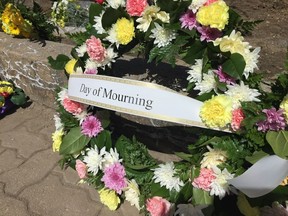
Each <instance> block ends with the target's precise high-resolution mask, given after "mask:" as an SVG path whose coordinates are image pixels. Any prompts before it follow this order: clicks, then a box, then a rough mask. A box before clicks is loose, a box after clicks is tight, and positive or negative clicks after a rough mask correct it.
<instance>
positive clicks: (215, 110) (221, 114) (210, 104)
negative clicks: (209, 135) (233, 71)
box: [200, 95, 233, 128]
mask: <svg viewBox="0 0 288 216" xmlns="http://www.w3.org/2000/svg"><path fill="white" fill-rule="evenodd" d="M232 104H233V103H232V100H231V98H230V97H228V96H226V95H218V96H215V97H213V98H211V99H210V100H207V101H205V102H204V104H203V106H202V107H201V110H200V118H201V119H202V121H203V122H204V123H205V124H206V125H207V126H208V127H212V128H217V127H218V128H223V127H225V126H226V125H227V124H229V123H230V122H231V120H232Z"/></svg>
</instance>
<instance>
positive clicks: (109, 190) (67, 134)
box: [49, 0, 288, 216]
mask: <svg viewBox="0 0 288 216" xmlns="http://www.w3.org/2000/svg"><path fill="white" fill-rule="evenodd" d="M96 2H98V3H95V4H94V3H93V4H91V6H90V9H89V24H88V26H87V28H86V31H85V32H80V33H74V34H70V37H71V38H72V39H73V40H74V41H75V42H76V43H77V46H76V47H75V48H73V49H72V51H71V55H72V56H73V58H72V59H71V58H70V57H68V56H66V55H63V54H61V55H58V56H57V58H56V59H53V58H52V57H49V62H50V64H51V66H52V67H53V68H54V69H59V70H62V69H65V72H66V74H67V75H68V76H69V75H70V74H73V73H76V74H83V73H84V74H102V75H107V76H113V73H112V72H111V70H110V68H111V66H112V64H113V63H114V62H115V61H116V59H117V58H118V57H120V56H121V55H123V54H124V53H126V52H128V51H130V50H131V49H132V48H135V47H136V48H137V49H138V50H140V51H143V52H144V53H145V55H146V56H148V62H155V63H158V62H160V61H165V62H168V63H170V64H171V65H175V62H176V59H177V58H179V59H181V60H183V61H184V62H186V63H187V64H189V65H190V69H189V70H188V71H187V72H188V76H187V80H188V84H187V88H186V91H187V93H190V92H192V91H194V92H195V91H197V93H198V96H197V98H196V99H198V100H201V101H203V102H204V103H203V106H202V107H201V111H200V117H201V120H202V122H203V123H204V124H205V125H206V126H207V127H208V128H217V129H219V130H224V129H225V130H230V131H231V132H232V133H223V132H219V131H218V132H217V131H212V130H207V131H206V132H205V131H204V132H201V135H199V137H198V140H197V141H196V142H195V141H193V143H192V144H190V145H189V146H188V148H187V152H185V153H177V155H178V156H179V157H180V158H181V161H178V162H172V161H170V162H166V163H163V162H159V161H157V160H156V159H154V158H152V156H151V155H150V154H149V152H148V150H147V148H146V146H145V145H143V144H142V143H140V142H138V141H137V139H136V138H135V137H133V138H132V139H130V138H127V137H125V136H123V135H122V136H120V137H116V136H114V134H113V127H111V122H110V119H109V112H108V111H107V110H103V109H100V108H97V107H94V106H89V105H85V104H82V103H79V102H75V101H72V100H70V99H69V97H68V93H67V89H66V88H60V89H58V93H57V100H56V101H57V104H58V110H57V111H58V114H57V115H55V126H56V131H55V132H54V133H53V135H52V139H53V151H56V152H58V151H59V153H60V155H62V159H61V160H60V164H61V166H62V167H66V166H70V167H72V168H75V169H76V171H77V173H78V175H79V177H80V179H81V181H82V182H86V183H88V184H90V185H92V186H93V187H95V188H96V189H97V190H98V192H99V194H100V200H101V202H102V203H104V204H105V205H107V206H108V208H109V209H110V210H116V209H117V208H118V206H119V204H120V203H121V202H122V201H123V200H127V201H129V202H130V203H131V205H133V206H135V207H136V208H137V209H138V210H139V211H141V212H144V213H145V214H146V215H149V214H150V215H152V216H165V215H173V214H174V215H185V216H186V215H222V214H224V213H225V212H226V213H227V212H228V213H229V212H230V215H231V213H233V214H236V213H239V214H240V212H241V213H242V214H244V215H247V214H248V213H251V212H256V213H257V214H260V212H261V213H262V212H263V209H267V208H271V209H272V210H273V208H272V207H269V206H270V205H271V203H272V202H274V201H277V202H278V204H277V208H278V209H280V208H281V209H282V210H283V209H284V207H283V206H282V205H280V204H283V201H285V199H284V198H283V192H282V196H281V194H280V193H279V191H281V190H283V189H285V191H286V192H285V193H286V195H287V186H285V185H287V179H286V180H284V181H283V184H282V186H279V187H280V189H279V188H276V189H275V190H274V191H273V192H271V193H270V194H268V195H266V196H264V198H263V199H261V198H259V199H250V198H248V197H246V196H245V195H244V194H242V193H239V191H237V190H236V189H235V188H233V187H232V186H230V185H229V184H228V180H230V179H232V178H233V177H235V176H238V175H240V174H241V173H243V172H244V171H245V170H247V169H248V168H249V167H250V166H251V165H252V164H254V163H255V162H256V161H258V160H259V159H260V158H263V157H265V156H267V155H274V154H276V155H277V156H279V157H282V158H287V156H288V150H287V149H288V148H287V145H288V139H287V135H288V132H287V131H286V129H287V120H288V97H287V96H286V95H287V94H288V91H287V89H288V88H287V87H288V75H287V73H286V74H285V73H283V74H281V75H280V76H279V77H278V79H277V80H276V81H275V83H272V84H271V86H270V88H271V91H264V90H263V88H262V84H263V82H262V81H261V80H262V74H260V73H257V74H256V73H255V70H257V69H258V68H257V63H258V58H259V51H260V48H255V49H253V48H252V46H251V45H250V44H249V43H248V42H246V41H245V40H244V37H243V36H242V35H245V34H246V33H247V32H249V31H251V30H252V29H253V27H254V26H255V25H256V24H257V23H258V21H254V22H249V21H244V20H242V19H241V17H240V16H239V15H238V14H237V13H236V12H235V11H233V10H232V9H231V8H229V7H228V6H227V5H226V3H225V2H224V1H222V0H193V1H191V0H179V1H172V0H169V1H167V0H157V1H155V2H151V1H149V2H147V1H146V0H117V1H115V0H106V1H104V2H103V1H96ZM111 14H113V15H111ZM191 142H192V141H191ZM275 193H276V196H275ZM270 195H271V197H273V199H267V196H268V197H269V196H270ZM226 197H229V198H230V200H232V201H235V202H234V203H232V204H231V202H230V203H229V205H228V206H229V207H227V202H229V198H228V199H227V198H226ZM233 197H234V198H233ZM235 197H236V198H237V199H238V201H237V204H236V200H235ZM275 197H277V198H275ZM286 199H287V198H286ZM263 200H266V202H264V201H263ZM267 200H269V203H267ZM266 205H267V206H266ZM263 206H266V207H264V208H262V207H263ZM273 206H274V204H273ZM230 208H233V210H231V209H230ZM272 210H271V211H272ZM257 214H256V215H257Z"/></svg>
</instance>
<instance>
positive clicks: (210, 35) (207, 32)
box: [197, 26, 222, 42]
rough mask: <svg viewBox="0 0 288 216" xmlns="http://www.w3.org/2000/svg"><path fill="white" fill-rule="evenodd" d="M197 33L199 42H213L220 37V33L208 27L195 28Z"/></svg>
mask: <svg viewBox="0 0 288 216" xmlns="http://www.w3.org/2000/svg"><path fill="white" fill-rule="evenodd" d="M197 31H198V32H199V33H200V34H201V36H200V40H201V41H204V40H206V41H208V42H209V41H214V40H216V39H217V38H219V37H221V36H222V32H221V31H219V30H218V29H216V28H210V27H208V26H202V27H201V26H199V27H197Z"/></svg>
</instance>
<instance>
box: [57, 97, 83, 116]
mask: <svg viewBox="0 0 288 216" xmlns="http://www.w3.org/2000/svg"><path fill="white" fill-rule="evenodd" d="M62 105H63V107H64V109H65V110H66V111H67V112H69V113H72V114H74V115H78V114H80V113H82V112H83V111H84V105H83V104H81V103H78V102H76V101H72V100H70V99H69V98H67V97H66V98H64V100H63V101H62Z"/></svg>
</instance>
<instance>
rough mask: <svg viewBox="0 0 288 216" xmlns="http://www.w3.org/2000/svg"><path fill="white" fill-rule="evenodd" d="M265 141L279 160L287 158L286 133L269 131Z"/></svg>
mask: <svg viewBox="0 0 288 216" xmlns="http://www.w3.org/2000/svg"><path fill="white" fill-rule="evenodd" d="M266 139H267V141H268V143H269V145H270V146H271V147H272V149H273V151H274V153H275V154H276V155H278V156H279V157H281V158H284V159H287V158H288V131H279V132H275V131H269V132H267V134H266Z"/></svg>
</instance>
